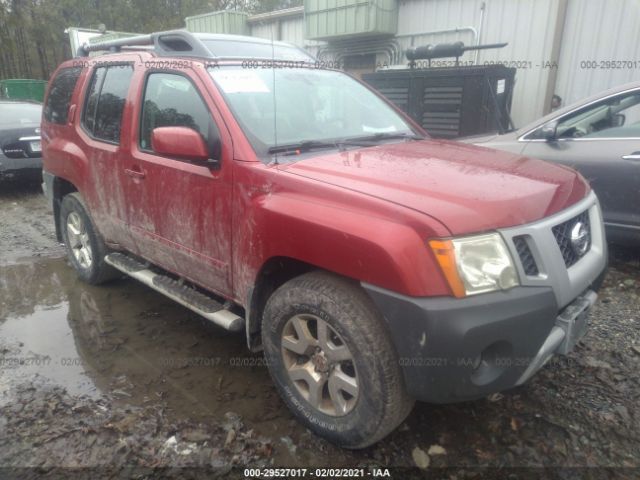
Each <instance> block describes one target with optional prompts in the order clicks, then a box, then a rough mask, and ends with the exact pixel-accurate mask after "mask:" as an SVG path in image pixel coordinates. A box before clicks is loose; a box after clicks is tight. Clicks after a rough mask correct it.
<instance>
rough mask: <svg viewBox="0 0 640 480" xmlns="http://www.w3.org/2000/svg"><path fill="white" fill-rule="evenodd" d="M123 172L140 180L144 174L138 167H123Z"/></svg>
mask: <svg viewBox="0 0 640 480" xmlns="http://www.w3.org/2000/svg"><path fill="white" fill-rule="evenodd" d="M124 173H126V174H127V175H129V176H130V177H131V178H136V179H138V180H142V179H143V178H144V177H145V176H146V175H145V173H144V172H143V171H142V170H140V169H139V167H138V168H136V167H134V169H130V168H125V169H124Z"/></svg>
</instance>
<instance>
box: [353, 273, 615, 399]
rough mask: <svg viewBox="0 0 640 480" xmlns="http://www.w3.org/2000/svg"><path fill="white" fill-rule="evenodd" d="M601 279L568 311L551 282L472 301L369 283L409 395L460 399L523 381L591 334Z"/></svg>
mask: <svg viewBox="0 0 640 480" xmlns="http://www.w3.org/2000/svg"><path fill="white" fill-rule="evenodd" d="M603 276H604V271H603V272H602V275H601V277H603ZM600 281H601V280H600V279H599V280H598V281H596V282H594V284H593V287H592V288H590V289H588V290H586V291H585V292H584V293H583V294H582V295H580V296H579V297H578V298H577V299H576V300H575V301H574V302H572V303H571V304H570V305H568V306H567V307H566V308H565V309H563V310H562V312H559V311H558V310H559V309H558V304H557V301H556V296H555V294H554V292H553V290H552V289H551V288H549V287H517V288H513V289H511V290H508V291H506V292H496V293H490V294H485V295H479V296H475V297H468V298H464V299H453V298H446V297H439V298H414V297H406V296H403V295H399V294H397V293H394V292H391V291H388V290H383V289H380V288H378V287H375V286H372V285H368V284H364V285H363V287H364V288H365V290H367V292H368V294H369V295H370V297H371V298H372V299H373V301H374V302H375V304H376V305H377V306H378V308H379V309H380V311H381V312H382V314H383V316H384V318H385V319H386V320H387V322H388V327H389V330H390V332H391V335H392V338H393V341H394V344H395V346H396V350H397V352H398V353H399V357H400V364H401V367H402V370H403V374H404V378H405V383H406V386H407V390H408V392H409V394H410V395H411V396H412V397H414V398H415V399H417V400H421V401H426V402H432V403H453V402H459V401H464V400H473V399H476V398H482V397H485V396H487V395H488V394H490V393H493V392H498V391H501V390H506V389H509V388H512V387H515V386H516V385H520V384H522V383H524V382H525V381H527V380H528V379H529V378H530V377H531V376H532V375H533V374H534V373H535V372H536V371H537V370H539V369H540V368H541V367H542V366H543V365H544V364H545V363H546V361H548V360H549V358H550V357H551V356H552V355H554V354H557V353H564V354H566V353H567V352H568V351H570V350H571V349H572V348H573V346H574V345H575V343H576V342H577V341H578V340H579V338H580V337H581V336H582V335H583V334H584V333H585V330H586V322H587V313H588V310H589V308H590V307H591V306H592V305H593V303H594V302H595V300H596V297H597V295H596V294H595V291H594V290H595V289H597V288H598V287H599V284H600Z"/></svg>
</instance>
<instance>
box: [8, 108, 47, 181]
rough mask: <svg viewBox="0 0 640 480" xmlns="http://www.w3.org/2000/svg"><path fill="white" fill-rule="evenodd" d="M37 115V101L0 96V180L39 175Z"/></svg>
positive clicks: (37, 177)
mask: <svg viewBox="0 0 640 480" xmlns="http://www.w3.org/2000/svg"><path fill="white" fill-rule="evenodd" d="M41 117H42V105H40V104H39V103H35V102H23V101H13V100H0V180H2V178H11V177H15V176H22V177H25V178H33V179H41V178H42V146H41V143H40V118H41Z"/></svg>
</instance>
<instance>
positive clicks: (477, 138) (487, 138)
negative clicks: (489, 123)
mask: <svg viewBox="0 0 640 480" xmlns="http://www.w3.org/2000/svg"><path fill="white" fill-rule="evenodd" d="M499 136H500V135H499V134H498V133H483V134H481V135H472V136H470V137H462V138H458V139H457V140H456V141H458V142H464V143H474V144H476V145H477V144H479V143H487V142H491V141H493V140H495V139H496V138H499Z"/></svg>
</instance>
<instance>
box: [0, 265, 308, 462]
mask: <svg viewBox="0 0 640 480" xmlns="http://www.w3.org/2000/svg"><path fill="white" fill-rule="evenodd" d="M16 358H18V359H22V360H23V362H22V364H16V360H15V359H16ZM0 362H4V365H5V367H4V368H2V370H1V373H0V392H3V391H4V395H3V397H4V398H5V401H10V400H11V399H10V393H7V391H8V390H9V389H10V386H11V385H17V384H19V383H25V382H29V383H33V382H34V381H35V380H37V381H42V382H48V383H52V384H55V385H59V386H61V387H63V388H65V389H67V391H68V392H69V393H71V394H73V395H81V394H86V395H90V396H99V395H101V394H105V395H108V396H110V397H111V398H112V399H114V401H116V402H117V403H120V404H122V405H125V406H126V405H132V406H149V405H159V406H161V407H162V409H163V412H164V415H165V416H166V417H167V418H169V419H170V420H172V421H191V422H208V421H211V422H213V421H215V422H221V421H224V418H225V414H226V413H227V412H234V413H236V414H239V415H240V416H241V417H242V418H243V419H244V421H245V423H247V424H248V425H250V426H251V428H253V429H254V430H255V431H256V433H258V434H265V435H269V436H271V437H276V438H280V437H291V438H293V439H295V438H297V437H300V436H302V435H307V436H308V433H307V432H306V430H305V429H304V428H302V427H301V426H300V425H299V424H298V423H297V422H296V421H295V420H293V417H292V415H291V414H290V413H289V411H288V410H287V409H286V407H285V406H284V404H283V403H282V402H281V401H280V399H279V397H278V395H277V392H276V390H275V388H274V387H273V385H272V383H271V378H270V377H269V374H268V371H267V368H266V366H265V365H264V362H263V360H262V357H261V356H260V355H252V354H250V353H249V352H248V350H247V348H246V344H245V338H244V336H243V335H237V334H231V333H229V332H226V331H224V330H222V329H220V328H218V327H216V326H215V325H213V324H211V323H209V322H208V321H206V320H204V319H202V318H200V317H199V316H197V315H195V314H194V313H192V312H190V311H189V310H187V309H185V308H183V307H181V306H180V305H177V304H175V303H174V302H172V301H171V300H169V299H166V298H165V297H163V296H161V295H159V294H157V293H156V292H154V291H152V290H150V289H148V288H146V287H144V286H143V285H140V284H138V283H137V282H135V281H134V280H127V279H123V280H119V281H116V282H113V283H110V284H107V285H103V286H99V287H93V286H90V285H86V284H84V283H82V282H80V281H79V280H77V278H76V276H75V273H74V272H73V271H72V270H71V268H70V267H69V266H68V265H67V264H66V262H65V260H64V259H45V258H41V259H37V260H35V261H29V262H26V263H19V264H14V265H4V266H0ZM11 363H13V365H11ZM35 383H36V388H37V382H35ZM278 441H279V440H278ZM283 449H284V448H283ZM284 450H286V449H284Z"/></svg>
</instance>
